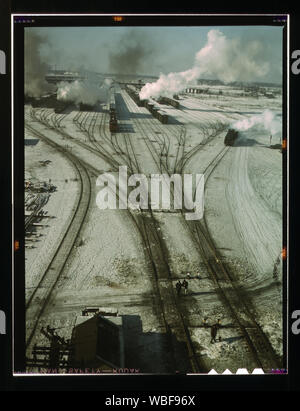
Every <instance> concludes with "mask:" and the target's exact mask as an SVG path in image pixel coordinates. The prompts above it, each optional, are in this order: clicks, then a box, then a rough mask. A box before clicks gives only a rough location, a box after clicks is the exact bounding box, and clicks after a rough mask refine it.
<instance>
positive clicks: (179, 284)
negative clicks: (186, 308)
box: [176, 281, 182, 295]
mask: <svg viewBox="0 0 300 411" xmlns="http://www.w3.org/2000/svg"><path fill="white" fill-rule="evenodd" d="M181 287H182V284H181V282H180V281H177V283H176V291H177V295H180V291H181Z"/></svg>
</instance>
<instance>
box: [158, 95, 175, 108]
mask: <svg viewBox="0 0 300 411" xmlns="http://www.w3.org/2000/svg"><path fill="white" fill-rule="evenodd" d="M158 102H159V103H160V104H168V105H170V106H173V107H175V108H179V102H178V101H176V100H174V99H172V98H169V97H160V98H159V100H158Z"/></svg>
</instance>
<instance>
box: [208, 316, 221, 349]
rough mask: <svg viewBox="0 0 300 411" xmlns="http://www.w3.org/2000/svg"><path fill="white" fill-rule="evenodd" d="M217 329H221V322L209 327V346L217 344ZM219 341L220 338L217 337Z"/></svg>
mask: <svg viewBox="0 0 300 411" xmlns="http://www.w3.org/2000/svg"><path fill="white" fill-rule="evenodd" d="M219 328H221V320H218V322H217V323H216V324H213V325H212V326H211V330H210V335H211V340H210V343H211V344H212V343H215V342H217V340H216V337H217V333H218V330H219ZM219 341H221V337H219Z"/></svg>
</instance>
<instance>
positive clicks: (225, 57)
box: [140, 30, 269, 99]
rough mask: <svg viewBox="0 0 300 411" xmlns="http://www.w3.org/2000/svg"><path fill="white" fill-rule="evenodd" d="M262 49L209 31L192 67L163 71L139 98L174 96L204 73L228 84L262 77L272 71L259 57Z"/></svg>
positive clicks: (142, 90) (219, 32) (253, 44)
mask: <svg viewBox="0 0 300 411" xmlns="http://www.w3.org/2000/svg"><path fill="white" fill-rule="evenodd" d="M262 51H263V50H262V45H261V43H259V42H258V41H251V42H248V43H246V44H242V43H241V41H240V40H239V39H228V38H226V36H225V35H224V34H223V33H222V32H221V31H219V30H210V31H209V32H208V34H207V42H206V44H205V46H204V47H203V48H202V49H201V50H199V51H198V52H197V53H196V55H195V61H194V66H193V67H192V68H191V69H189V70H186V71H182V72H179V73H169V74H167V75H165V74H161V75H160V77H159V79H158V80H157V81H156V82H153V83H147V84H145V86H144V87H143V88H142V89H141V92H140V98H141V99H147V98H149V97H159V96H168V97H171V96H172V95H173V94H174V93H178V92H180V91H182V90H183V89H184V88H185V87H187V86H188V85H191V84H195V82H196V80H197V79H198V78H199V77H200V76H203V75H209V76H211V77H214V78H217V79H219V80H222V81H224V82H225V83H228V82H231V81H238V80H239V81H245V80H248V81H249V80H253V79H256V78H258V77H262V76H264V75H266V74H267V72H268V71H269V63H267V62H262V61H261V58H259V59H258V56H260V55H261V53H262ZM258 60H259V61H258Z"/></svg>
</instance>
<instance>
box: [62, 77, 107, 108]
mask: <svg viewBox="0 0 300 411" xmlns="http://www.w3.org/2000/svg"><path fill="white" fill-rule="evenodd" d="M98 99H99V88H98V89H97V88H95V86H94V85H93V84H91V83H89V82H82V81H78V80H76V81H74V82H73V83H67V82H61V83H59V85H58V89H57V100H63V101H73V102H74V103H75V104H80V103H83V104H90V105H95V104H96V102H97V101H98Z"/></svg>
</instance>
